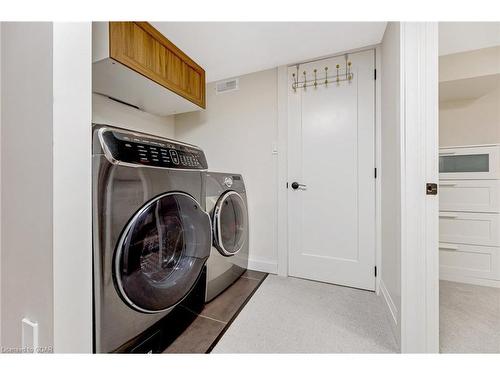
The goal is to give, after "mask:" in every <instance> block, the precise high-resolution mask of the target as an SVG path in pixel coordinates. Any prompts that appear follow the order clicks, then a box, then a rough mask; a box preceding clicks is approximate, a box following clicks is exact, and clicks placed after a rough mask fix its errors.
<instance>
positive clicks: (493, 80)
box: [439, 74, 500, 102]
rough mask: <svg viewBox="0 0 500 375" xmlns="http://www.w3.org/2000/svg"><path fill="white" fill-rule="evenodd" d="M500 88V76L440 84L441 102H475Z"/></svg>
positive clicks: (493, 75)
mask: <svg viewBox="0 0 500 375" xmlns="http://www.w3.org/2000/svg"><path fill="white" fill-rule="evenodd" d="M498 87H500V74H491V75H485V76H479V77H472V78H464V79H457V80H452V81H442V82H439V101H440V102H448V101H452V100H473V99H477V98H480V97H481V96H484V95H486V94H488V93H489V92H491V91H493V90H495V89H496V88H498Z"/></svg>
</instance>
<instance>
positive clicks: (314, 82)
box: [292, 59, 354, 91]
mask: <svg viewBox="0 0 500 375" xmlns="http://www.w3.org/2000/svg"><path fill="white" fill-rule="evenodd" d="M328 70H329V69H328V67H327V66H325V73H324V75H323V77H322V78H321V77H318V70H317V69H314V70H313V72H312V75H313V78H311V79H309V80H308V79H307V72H306V71H305V70H304V71H303V72H302V77H303V78H302V80H299V66H298V65H297V72H296V73H292V78H293V83H292V89H293V91H297V89H306V88H307V87H314V88H317V87H318V86H320V85H323V86H328V85H329V84H331V83H332V82H335V83H336V84H339V83H340V82H344V81H347V82H351V81H352V80H353V78H354V73H353V72H352V63H351V62H350V61H347V59H346V65H345V68H344V69H341V67H340V64H337V65H335V75H328Z"/></svg>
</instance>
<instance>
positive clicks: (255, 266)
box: [248, 259, 278, 274]
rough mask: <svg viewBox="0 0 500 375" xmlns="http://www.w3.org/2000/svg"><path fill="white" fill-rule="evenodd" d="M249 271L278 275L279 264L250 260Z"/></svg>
mask: <svg viewBox="0 0 500 375" xmlns="http://www.w3.org/2000/svg"><path fill="white" fill-rule="evenodd" d="M248 269H249V270H252V271H260V272H266V273H272V274H277V273H278V264H277V263H276V262H270V261H267V260H262V259H249V260H248Z"/></svg>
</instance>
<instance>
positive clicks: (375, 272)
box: [375, 266, 377, 277]
mask: <svg viewBox="0 0 500 375" xmlns="http://www.w3.org/2000/svg"><path fill="white" fill-rule="evenodd" d="M375 277H377V266H375Z"/></svg>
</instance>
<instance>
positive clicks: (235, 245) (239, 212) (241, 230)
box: [213, 191, 248, 256]
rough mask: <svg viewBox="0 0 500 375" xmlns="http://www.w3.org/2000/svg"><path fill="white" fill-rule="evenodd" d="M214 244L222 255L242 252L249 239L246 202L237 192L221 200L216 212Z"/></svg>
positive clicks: (228, 193)
mask: <svg viewBox="0 0 500 375" xmlns="http://www.w3.org/2000/svg"><path fill="white" fill-rule="evenodd" d="M213 221H214V239H215V241H214V243H215V247H216V248H217V249H218V250H219V252H220V253H221V254H222V255H225V256H231V255H234V254H236V253H237V252H238V251H240V250H241V248H242V247H243V245H244V244H245V241H246V239H247V230H248V229H247V228H248V216H247V208H246V206H245V202H244V201H243V198H242V197H241V195H239V194H238V193H237V192H235V191H228V192H226V193H225V194H224V195H222V196H221V197H220V198H219V201H218V202H217V204H216V206H215V211H214V220H213Z"/></svg>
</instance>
